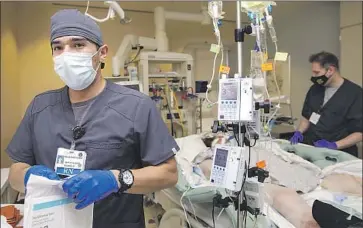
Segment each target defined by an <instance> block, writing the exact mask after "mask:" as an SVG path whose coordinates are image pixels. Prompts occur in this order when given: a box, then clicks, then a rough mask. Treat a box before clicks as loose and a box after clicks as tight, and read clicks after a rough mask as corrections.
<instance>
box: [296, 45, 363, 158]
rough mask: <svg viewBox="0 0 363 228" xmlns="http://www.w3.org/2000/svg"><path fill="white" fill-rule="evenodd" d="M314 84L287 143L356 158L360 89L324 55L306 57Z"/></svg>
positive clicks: (336, 62) (334, 60) (359, 138)
mask: <svg viewBox="0 0 363 228" xmlns="http://www.w3.org/2000/svg"><path fill="white" fill-rule="evenodd" d="M309 61H310V63H311V64H312V72H313V76H312V77H311V81H312V82H313V83H314V84H313V85H312V86H311V87H310V89H309V91H308V93H307V95H306V98H305V102H304V107H303V110H302V118H301V122H300V125H299V127H298V128H297V131H295V133H294V135H293V136H292V138H291V139H290V142H291V143H292V144H296V143H299V142H302V143H305V144H309V145H314V146H316V147H324V148H329V149H335V150H342V151H345V152H347V153H349V154H351V155H354V156H358V148H357V146H356V144H357V143H358V142H361V141H362V87H360V86H358V85H357V84H354V83H353V82H351V81H349V80H348V79H345V78H343V77H342V76H341V75H340V73H339V60H338V58H337V57H336V56H335V55H333V54H331V53H328V52H320V53H317V54H314V55H311V56H310V59H309Z"/></svg>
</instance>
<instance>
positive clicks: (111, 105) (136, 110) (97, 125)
mask: <svg viewBox="0 0 363 228" xmlns="http://www.w3.org/2000/svg"><path fill="white" fill-rule="evenodd" d="M75 124H76V123H75V118H74V114H73V110H72V106H71V103H70V101H69V97H68V88H67V87H64V88H62V89H59V90H54V91H49V92H45V93H42V94H40V95H38V96H36V97H35V98H34V99H33V101H32V102H31V104H30V105H29V107H28V109H27V111H26V114H25V116H24V118H23V120H22V121H21V123H20V126H19V128H18V129H17V131H16V133H15V135H14V137H13V139H12V140H11V142H10V144H9V145H8V147H7V149H6V151H7V153H8V154H9V156H10V157H11V158H12V159H13V160H14V161H17V162H23V163H27V164H29V165H45V166H47V167H49V168H51V169H54V163H55V159H56V155H57V149H58V148H59V147H62V148H67V149H68V148H70V147H71V142H72V139H73V137H72V128H73V127H74V126H75ZM82 126H84V127H85V129H86V133H85V135H84V136H83V137H82V138H80V139H79V140H76V147H75V149H76V150H81V151H85V152H86V153H87V160H86V167H85V169H86V170H88V169H98V170H112V169H119V168H124V169H138V168H142V167H145V166H149V165H158V164H160V163H162V162H165V161H166V160H168V159H170V158H172V157H173V156H174V152H176V151H178V150H179V147H178V145H177V144H176V142H175V140H174V138H173V137H172V136H171V135H170V134H169V132H168V129H167V127H166V125H165V123H164V122H163V120H162V118H161V116H160V113H159V111H158V110H157V108H156V106H155V103H154V102H153V101H152V100H151V99H150V97H148V96H146V95H145V94H142V93H140V92H138V91H135V90H133V89H129V88H126V87H124V86H120V85H117V84H114V83H112V82H109V81H108V82H107V85H106V88H105V89H104V91H103V92H102V93H101V94H99V95H98V96H97V98H96V99H95V101H94V103H93V104H92V106H91V108H90V109H89V111H88V112H87V114H86V115H85V118H84V125H82ZM93 218H94V219H93V228H144V227H145V224H144V213H143V196H142V195H136V194H123V195H121V196H116V195H110V196H108V197H106V198H105V199H103V200H101V201H98V202H96V203H95V207H94V216H93Z"/></svg>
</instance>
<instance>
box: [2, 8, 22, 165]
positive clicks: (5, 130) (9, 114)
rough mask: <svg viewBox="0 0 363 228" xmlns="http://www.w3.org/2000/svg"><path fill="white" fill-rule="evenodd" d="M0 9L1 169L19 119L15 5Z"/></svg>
mask: <svg viewBox="0 0 363 228" xmlns="http://www.w3.org/2000/svg"><path fill="white" fill-rule="evenodd" d="M6 5H7V6H6V7H1V167H5V166H7V165H8V164H9V163H10V160H9V158H8V156H7V155H6V154H5V153H4V152H3V151H4V148H5V146H6V144H8V143H9V141H10V140H11V137H12V136H13V134H14V132H15V129H16V127H17V126H18V124H19V121H20V118H21V111H22V109H21V103H20V90H19V88H20V78H19V71H18V69H19V67H18V66H19V65H18V63H19V61H18V47H17V43H16V17H15V16H16V15H15V14H13V13H12V11H14V10H16V6H15V4H12V3H7V4H6Z"/></svg>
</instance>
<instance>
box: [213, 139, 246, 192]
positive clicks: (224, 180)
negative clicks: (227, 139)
mask: <svg viewBox="0 0 363 228" xmlns="http://www.w3.org/2000/svg"><path fill="white" fill-rule="evenodd" d="M245 148H246V147H244V148H242V147H231V146H226V145H219V144H217V145H216V146H215V147H214V158H213V163H212V171H211V176H210V182H211V183H212V184H213V185H215V186H217V187H221V188H226V189H229V190H231V191H235V192H238V191H240V190H241V187H242V182H243V179H244V178H243V176H244V175H247V173H246V174H245V172H247V171H246V170H245V163H246V158H245V157H244V155H246V154H247V153H243V151H244V150H245Z"/></svg>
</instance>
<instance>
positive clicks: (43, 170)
mask: <svg viewBox="0 0 363 228" xmlns="http://www.w3.org/2000/svg"><path fill="white" fill-rule="evenodd" d="M30 174H33V175H36V176H41V177H46V178H48V179H50V180H59V179H60V178H59V177H58V175H57V174H56V173H55V172H54V170H52V169H50V168H48V167H46V166H44V165H35V166H32V167H30V168H29V169H28V171H26V173H25V176H24V186H25V187H26V184H27V183H28V180H29V177H30Z"/></svg>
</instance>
